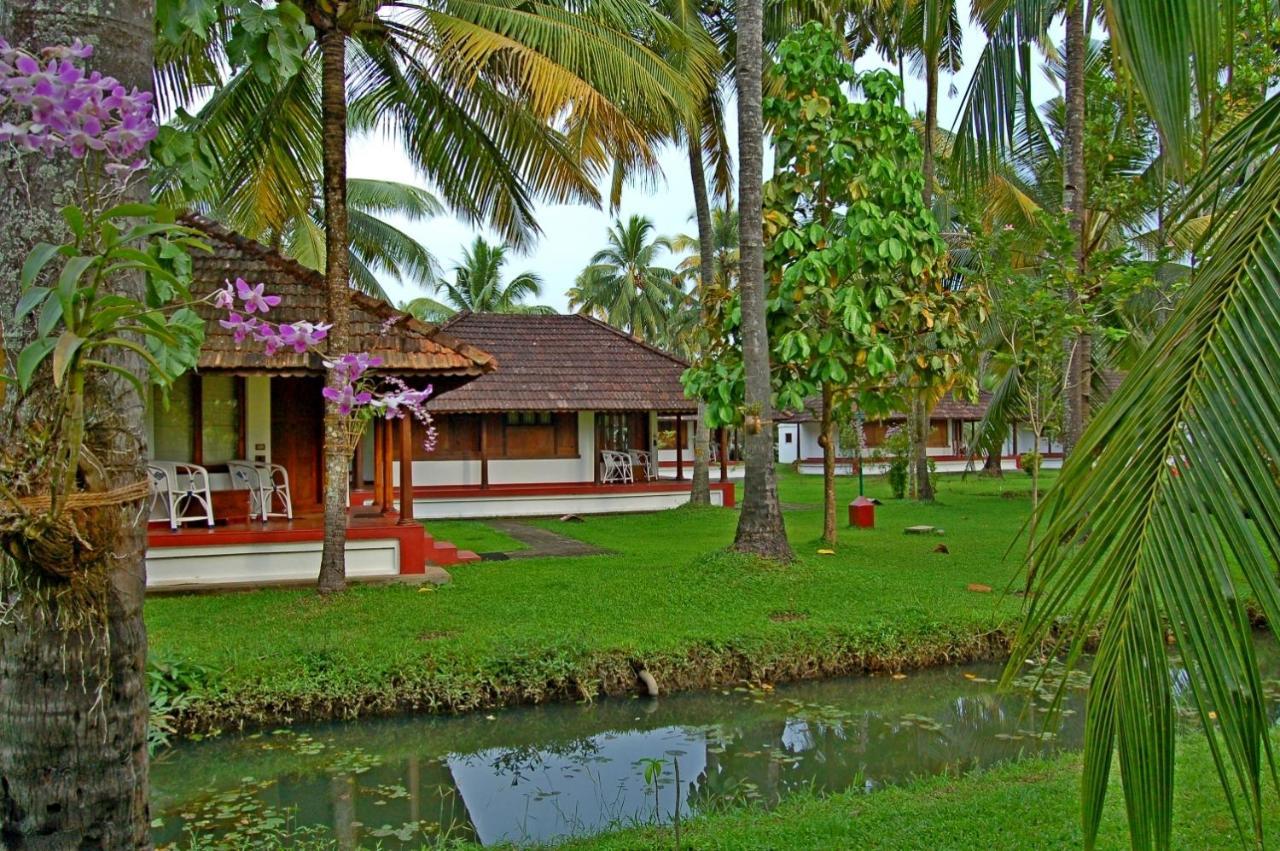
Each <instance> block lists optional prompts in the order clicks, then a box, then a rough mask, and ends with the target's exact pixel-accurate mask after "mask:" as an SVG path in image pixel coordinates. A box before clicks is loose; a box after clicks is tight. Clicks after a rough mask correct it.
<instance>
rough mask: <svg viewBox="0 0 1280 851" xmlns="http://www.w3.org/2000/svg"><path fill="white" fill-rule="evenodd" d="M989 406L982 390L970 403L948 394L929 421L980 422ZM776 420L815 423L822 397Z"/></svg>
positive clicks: (892, 419) (988, 397)
mask: <svg viewBox="0 0 1280 851" xmlns="http://www.w3.org/2000/svg"><path fill="white" fill-rule="evenodd" d="M990 404H991V394H990V393H988V392H987V391H985V390H983V391H980V392H979V393H978V401H977V402H970V401H968V400H967V399H958V398H956V396H955V394H953V393H948V394H947V395H945V396H943V397H942V398H941V399H939V400H938V403H937V404H936V405H934V406H933V411H932V412H931V413H930V415H929V416H930V418H931V419H936V420H962V421H965V422H977V421H979V420H981V419H982V418H983V417H984V416H985V415H986V413H987V406H988V405H990ZM906 418H907V415H906V414H905V413H893V414H890V415H889V416H887V417H883V418H881V419H884V420H887V421H889V422H898V421H901V420H905V419H906ZM778 419H779V420H780V421H782V422H788V423H810V422H817V421H819V420H821V419H822V397H820V396H813V397H811V398H809V399H806V400H805V402H804V409H803V410H801V411H796V412H795V413H790V414H786V415H783V416H779V417H778Z"/></svg>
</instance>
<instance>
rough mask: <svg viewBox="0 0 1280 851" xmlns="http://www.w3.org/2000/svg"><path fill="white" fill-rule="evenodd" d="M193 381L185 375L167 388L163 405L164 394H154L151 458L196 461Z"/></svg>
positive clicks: (157, 391) (189, 376) (157, 389)
mask: <svg viewBox="0 0 1280 851" xmlns="http://www.w3.org/2000/svg"><path fill="white" fill-rule="evenodd" d="M194 396H195V380H194V378H193V377H192V376H191V375H184V376H182V377H181V378H179V379H178V380H177V381H175V382H174V384H173V386H172V387H170V388H169V399H168V402H167V404H166V401H165V398H164V393H163V392H162V391H161V390H160V388H158V387H157V388H156V390H155V398H154V401H153V404H152V409H151V410H152V421H153V422H154V423H155V428H154V429H153V440H154V444H155V445H154V446H152V447H151V449H152V454H153V455H154V456H155V458H156V459H157V460H160V461H192V460H194V459H195V457H196V455H195V398H194Z"/></svg>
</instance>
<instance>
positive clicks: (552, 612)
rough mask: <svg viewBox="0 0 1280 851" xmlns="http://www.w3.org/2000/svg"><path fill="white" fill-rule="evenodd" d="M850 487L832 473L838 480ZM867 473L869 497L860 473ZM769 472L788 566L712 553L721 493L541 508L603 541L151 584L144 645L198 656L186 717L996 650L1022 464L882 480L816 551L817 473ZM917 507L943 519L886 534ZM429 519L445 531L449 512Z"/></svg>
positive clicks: (203, 723)
mask: <svg viewBox="0 0 1280 851" xmlns="http://www.w3.org/2000/svg"><path fill="white" fill-rule="evenodd" d="M854 487H855V486H854V484H853V482H852V481H850V480H847V479H846V480H842V481H841V484H840V491H841V498H842V499H843V500H847V499H850V498H852V496H853V492H854V491H853V488H854ZM870 490H871V493H872V495H876V496H880V497H882V498H887V496H888V494H887V491H886V490H885V488H884V486H883V485H882V484H881V483H880V482H878V481H875V482H872V483H871V488H870ZM780 491H781V497H782V500H783V502H784V503H785V505H786V519H787V524H788V533H789V535H790V539H791V541H792V544H793V546H794V547H795V549H796V553H797V560H796V562H795V563H794V564H792V565H790V566H787V567H778V566H775V565H771V564H766V563H761V562H757V561H753V560H751V559H747V558H743V557H738V556H733V555H729V554H727V553H725V552H724V548H725V547H727V546H728V545H729V543H730V542H731V541H732V538H733V530H734V526H735V524H736V521H737V514H736V512H733V511H727V510H724V509H715V508H706V509H693V508H684V509H677V510H674V511H667V512H660V513H656V514H648V515H623V516H609V517H590V518H588V519H587V520H586V522H584V523H580V524H560V523H557V522H555V521H542V522H544V523H546V524H547V525H548V526H549V527H551V528H554V529H555V530H556V531H558V532H561V533H562V534H566V535H570V536H574V537H578V538H581V539H582V540H585V541H587V542H589V543H592V544H597V545H599V546H602V547H607V548H608V549H609V550H611V552H610V553H608V554H606V555H599V556H587V557H575V558H546V559H524V560H519V561H506V562H485V563H479V564H473V565H467V566H462V567H458V568H456V569H454V571H453V575H454V581H453V582H452V583H451V584H450V585H448V586H445V587H442V588H439V589H433V588H432V587H431V586H426V587H410V586H395V585H391V586H378V587H358V588H353V589H352V590H350V591H349V592H347V593H345V594H342V595H338V596H336V597H334V598H331V599H321V598H319V597H317V596H316V595H315V594H313V593H311V592H308V591H300V590H284V589H271V590H262V591H254V592H240V593H228V594H218V595H191V596H164V597H156V598H154V599H151V600H149V601H148V602H147V609H146V615H147V625H148V629H149V634H150V641H151V648H152V652H153V654H154V655H155V656H156V657H157V658H162V659H167V660H176V661H177V662H179V663H180V664H182V665H185V666H189V667H191V668H199V669H202V670H203V671H204V674H203V683H202V685H200V686H199V687H198V688H197V689H196V691H195V693H194V694H193V696H192V697H193V700H192V701H191V702H190V703H189V704H188V709H187V710H186V711H185V713H184V715H183V717H182V718H181V719H180V721H181V723H182V725H183V726H184V727H185V728H186V729H193V728H211V727H224V726H229V725H235V724H239V723H241V722H255V721H262V722H266V721H273V722H275V721H286V720H290V719H300V718H318V717H341V716H350V715H355V714H360V713H375V712H378V713H380V712H392V711H397V710H418V711H421V710H433V711H449V710H470V709H478V708H483V707H489V706H495V705H500V704H507V703H515V702H530V701H542V700H550V699H560V698H571V699H580V698H582V697H587V696H591V695H595V694H601V693H621V692H626V691H629V690H632V689H634V688H635V686H636V677H635V668H636V666H637V665H643V666H644V667H645V668H647V669H648V670H649V671H650V672H651V673H652V674H653V675H654V677H655V678H656V679H657V681H658V684H659V686H660V687H661V688H662V689H664V690H668V691H669V690H675V689H686V688H697V687H704V686H711V685H719V684H725V683H732V682H740V681H743V680H753V681H779V680H784V679H794V678H801V677H820V676H831V675H836V674H844V673H852V672H857V671H861V670H883V669H897V668H906V667H912V666H921V665H928V664H935V663H939V662H943V661H948V660H959V659H971V658H978V657H984V656H990V655H993V654H996V653H999V652H1001V651H1002V650H1003V648H1004V647H1005V641H1006V633H1007V631H1008V630H1009V629H1010V628H1011V626H1012V623H1013V619H1014V617H1015V616H1016V614H1017V611H1018V601H1017V599H1016V598H1012V597H1008V596H1005V595H1004V594H1002V593H1001V591H1002V589H1004V588H1005V587H1006V586H1007V585H1008V584H1009V582H1010V580H1011V579H1012V578H1013V577H1014V576H1015V575H1016V574H1017V572H1018V568H1017V559H1016V557H1011V558H1008V559H1006V558H1005V553H1006V549H1007V548H1008V547H1009V545H1010V542H1011V541H1013V540H1014V538H1015V537H1016V535H1017V533H1018V530H1019V529H1020V528H1021V526H1022V523H1023V521H1024V520H1025V517H1026V514H1027V511H1028V508H1029V498H1028V496H1027V493H1028V482H1027V480H1026V477H1025V476H1024V475H1022V474H1014V475H1010V476H1008V477H1007V478H1006V479H1005V480H1003V481H989V480H983V479H977V478H970V479H968V480H966V481H961V480H960V479H959V478H958V477H944V478H943V481H942V484H941V490H940V497H939V500H938V502H937V503H936V504H934V505H928V506H922V505H917V504H914V503H906V502H900V501H896V502H895V501H887V502H886V504H885V505H883V506H882V507H881V508H880V509H879V514H878V527H877V528H876V529H875V530H871V531H867V530H854V529H844V528H842V529H841V533H840V540H839V544H838V546H837V548H836V553H835V554H834V555H823V554H819V552H818V550H819V548H820V544H819V536H820V532H821V523H822V518H821V481H820V479H819V478H818V477H803V476H799V475H796V474H794V473H791V472H789V471H782V474H781V476H780ZM1007 491H1017V493H1016V494H1008V493H1006V492H1007ZM916 524H929V525H933V526H937V527H941V528H943V529H945V535H944V536H942V537H921V536H908V535H904V534H903V531H902V530H903V528H904V527H906V526H908V525H916ZM449 526H450V528H449V535H450V537H453V538H454V539H455V540H458V542H459V543H461V544H462V545H463V546H466V544H465V543H464V542H465V541H467V537H466V529H465V528H461V529H460V528H458V527H459V524H457V523H452V524H449ZM477 531H479V530H477ZM490 531H492V530H490ZM939 545H943V546H944V547H945V550H946V551H945V552H940V551H938V550H939ZM971 584H976V585H982V586H988V587H990V588H993V589H995V592H994V593H975V592H973V591H970V590H968V587H969V586H970V585H971Z"/></svg>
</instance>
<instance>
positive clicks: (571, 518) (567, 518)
mask: <svg viewBox="0 0 1280 851" xmlns="http://www.w3.org/2000/svg"><path fill="white" fill-rule="evenodd" d="M560 522H561V523H583V522H585V521H583V519H582V518H581V517H579V516H578V515H576V514H564V515H561V517H560Z"/></svg>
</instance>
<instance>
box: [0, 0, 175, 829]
mask: <svg viewBox="0 0 1280 851" xmlns="http://www.w3.org/2000/svg"><path fill="white" fill-rule="evenodd" d="M152 25H153V24H152V4H151V3H149V2H141V0H115V1H114V2H108V3H100V2H96V0H95V2H88V0H31V2H25V3H3V4H0V33H4V34H5V36H6V37H7V38H9V39H11V40H12V43H13V46H14V47H16V48H19V49H23V50H26V51H29V52H30V53H33V54H36V55H38V54H39V51H40V50H41V49H42V48H44V47H47V46H50V45H69V44H71V43H72V42H73V41H75V40H77V39H83V40H84V41H85V42H86V43H88V44H92V45H93V46H94V48H95V52H94V55H93V58H92V62H91V65H92V67H93V68H94V69H95V70H97V71H101V72H102V73H103V74H106V75H110V76H113V77H115V78H117V79H118V80H120V81H121V83H122V84H123V85H125V86H127V87H128V88H133V87H135V86H136V87H138V88H140V89H144V90H145V89H148V88H150V82H151V67H152V50H151V45H152V39H151V30H152ZM0 168H2V171H3V174H4V177H3V178H2V179H0V211H2V212H3V215H4V220H5V221H6V222H8V223H9V226H8V227H5V228H4V229H3V233H0V257H2V258H3V259H4V262H3V263H0V315H3V316H6V317H9V316H12V315H13V311H14V307H15V302H16V301H17V299H18V295H19V292H20V287H19V286H18V277H19V269H20V268H21V265H22V261H23V258H25V257H26V256H27V253H28V252H29V251H30V250H31V249H32V248H34V247H35V245H36V243H38V242H41V241H45V242H49V243H52V244H61V243H62V242H64V241H65V240H66V239H67V237H68V234H67V231H66V224H65V223H64V221H63V218H62V215H61V212H60V211H61V210H62V208H63V207H64V206H65V205H66V204H67V203H68V194H69V193H72V192H74V191H75V190H74V187H76V186H79V185H81V181H82V180H84V179H85V178H86V175H85V173H84V168H85V163H84V162H81V161H76V160H73V159H71V158H70V157H67V156H62V157H55V158H50V159H46V158H44V157H35V156H28V157H22V156H21V155H20V154H18V153H17V150H16V148H15V147H13V146H5V148H4V150H3V151H0ZM96 179H98V180H102V181H105V175H97V176H96ZM128 200H134V201H145V200H146V199H145V189H144V188H143V186H142V185H139V184H138V183H137V182H135V184H134V188H133V189H132V190H131V191H130V192H129V199H128ZM104 286H109V287H111V288H112V289H113V290H114V291H116V292H119V293H121V294H125V295H128V296H130V297H134V298H142V297H143V295H142V293H143V290H144V286H145V285H144V281H143V276H142V274H141V272H135V271H117V272H116V273H115V274H113V275H111V276H109V278H108V280H107V281H106V283H105V284H104ZM4 333H5V335H6V342H7V343H9V344H17V343H19V339H18V337H19V335H20V334H22V333H23V331H22V329H21V328H18V327H15V326H14V325H13V324H12V323H10V324H8V325H7V326H6V328H5V331H4ZM123 351H124V350H122V349H119V348H115V347H107V348H104V349H103V350H102V351H101V352H100V355H101V356H102V358H103V359H104V360H107V361H110V364H111V366H112V367H113V368H114V369H119V370H122V371H126V372H128V373H132V374H134V375H145V374H146V365H145V364H144V363H143V362H142V359H141V358H138V357H134V356H132V355H128V356H122V353H123ZM104 375H105V374H104ZM86 395H87V397H88V398H87V401H86V408H87V409H88V410H90V411H92V414H93V415H92V416H91V417H90V418H89V419H90V423H89V425H88V429H87V432H86V435H85V441H84V444H85V448H86V450H92V452H93V454H94V456H95V457H96V458H97V459H99V461H100V462H101V463H102V464H103V467H104V469H103V473H104V474H105V476H104V478H105V482H104V484H105V486H106V487H107V488H118V487H124V486H127V485H133V484H136V483H138V482H142V481H144V470H143V469H142V457H143V455H142V447H143V446H144V445H145V435H144V430H143V422H142V411H143V407H142V402H141V400H140V399H139V397H138V393H137V391H136V390H135V389H134V387H133V384H132V383H131V382H129V381H125V380H123V379H121V378H118V377H115V376H114V375H111V376H110V377H102V378H98V379H95V380H93V381H90V382H89V383H88V387H87V394H86ZM40 402H41V399H40V395H39V394H21V395H20V394H18V393H14V392H10V393H8V394H0V416H2V417H3V420H4V422H5V423H8V424H11V425H12V424H15V423H16V424H19V425H18V427H17V428H16V429H15V432H14V433H10V434H8V435H6V437H5V438H4V439H5V440H11V439H29V438H30V435H31V434H33V433H34V432H33V431H32V430H30V429H32V426H31V422H32V419H33V417H38V418H40V419H39V420H37V422H43V421H45V420H47V416H48V411H47V409H45V408H43V406H42V405H41V404H40ZM134 513H135V509H134V508H133V506H123V505H121V506H117V507H116V508H115V510H114V511H107V510H103V511H102V512H101V513H99V514H98V515H96V516H97V520H96V521H95V522H100V523H104V524H106V523H110V524H112V525H113V527H114V531H115V532H117V536H116V538H115V541H116V542H115V544H114V545H113V547H112V552H111V553H109V554H108V556H107V557H106V558H104V560H103V561H104V562H105V564H104V565H103V566H102V567H101V568H100V570H101V573H100V574H98V573H97V571H96V570H95V572H94V574H93V575H92V576H88V577H83V578H82V579H77V580H76V581H75V582H74V583H71V582H66V581H61V580H59V581H57V582H56V583H54V584H53V585H50V584H48V583H46V582H43V581H41V580H39V579H36V578H35V577H36V576H37V575H39V574H42V573H43V570H42V568H41V567H40V566H39V565H38V564H32V563H29V562H25V561H16V562H11V561H9V560H10V559H11V558H12V556H11V555H10V554H8V553H6V554H5V555H4V556H3V559H4V560H5V561H6V564H5V568H4V578H3V580H0V607H2V608H3V609H4V611H5V616H4V617H3V618H0V731H3V732H2V733H0V738H2V739H3V742H4V745H3V747H0V777H3V778H4V781H3V787H4V792H3V798H4V804H3V806H0V837H3V840H2V841H3V843H4V845H5V846H6V847H10V848H144V847H148V846H149V845H150V825H149V823H148V822H149V817H148V815H147V792H148V790H147V786H148V779H147V778H148V764H147V745H146V732H147V683H146V652H147V651H146V647H147V640H146V626H145V623H144V621H143V617H142V603H143V596H144V590H145V589H144V585H145V582H144V577H145V569H144V565H143V560H144V559H143V556H144V552H143V550H144V547H145V543H146V531H145V529H143V528H140V527H139V525H138V524H137V523H136V522H135V520H136V517H135V516H134ZM144 525H145V524H144ZM52 567H63V566H62V565H55V566H52ZM99 583H101V584H99Z"/></svg>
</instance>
